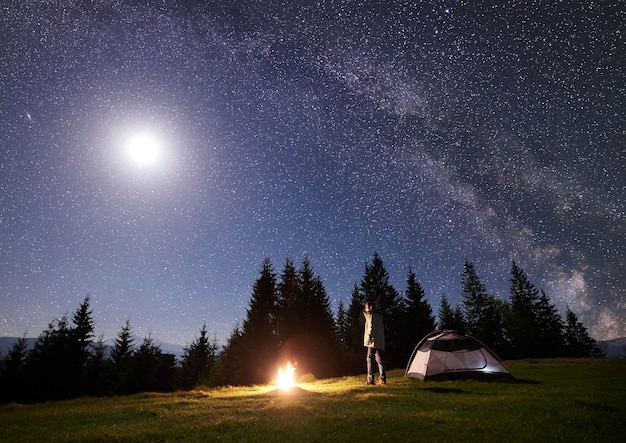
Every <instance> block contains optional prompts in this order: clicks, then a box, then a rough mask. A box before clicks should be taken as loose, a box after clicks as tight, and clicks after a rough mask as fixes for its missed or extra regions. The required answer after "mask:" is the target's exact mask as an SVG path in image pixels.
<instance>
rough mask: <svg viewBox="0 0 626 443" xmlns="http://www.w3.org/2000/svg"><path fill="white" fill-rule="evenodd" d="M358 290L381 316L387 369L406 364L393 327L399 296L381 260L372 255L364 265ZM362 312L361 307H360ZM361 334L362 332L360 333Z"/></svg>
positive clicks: (398, 335)
mask: <svg viewBox="0 0 626 443" xmlns="http://www.w3.org/2000/svg"><path fill="white" fill-rule="evenodd" d="M360 290H361V293H362V299H363V300H364V301H370V302H373V303H374V305H375V307H376V309H377V310H378V311H379V312H380V313H381V314H382V316H383V323H384V325H385V347H386V349H385V355H386V359H387V361H388V363H389V367H400V366H404V364H405V363H406V361H405V359H406V355H405V354H403V353H402V350H401V349H399V346H400V341H401V339H400V331H398V329H397V328H396V327H395V325H397V324H398V321H399V318H400V316H401V304H400V296H399V295H398V292H397V291H396V290H395V288H394V287H393V286H392V285H391V283H389V273H388V272H387V269H385V265H384V264H383V260H382V258H381V257H380V255H378V253H376V252H375V253H374V256H373V258H372V263H371V264H366V265H365V273H364V275H363V279H362V280H361V286H360ZM361 310H362V306H361ZM361 332H362V331H361Z"/></svg>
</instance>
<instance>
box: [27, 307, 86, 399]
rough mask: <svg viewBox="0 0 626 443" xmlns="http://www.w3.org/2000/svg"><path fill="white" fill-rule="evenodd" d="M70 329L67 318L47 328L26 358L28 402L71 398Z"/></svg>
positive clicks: (72, 388)
mask: <svg viewBox="0 0 626 443" xmlns="http://www.w3.org/2000/svg"><path fill="white" fill-rule="evenodd" d="M71 334H72V332H71V329H70V325H69V320H68V316H67V314H65V315H63V316H62V317H61V318H60V319H58V320H54V321H53V322H52V323H49V324H48V329H47V330H45V331H43V332H42V333H41V334H40V335H39V337H38V338H37V341H36V342H35V344H34V346H33V349H32V350H31V351H30V352H29V354H28V359H27V378H28V380H29V381H30V383H29V384H28V386H27V390H28V391H29V393H28V394H27V397H28V398H29V400H34V401H41V400H56V399H65V398H70V397H71V396H72V395H74V392H73V390H74V384H75V382H76V380H75V374H73V373H71V371H68V361H71V360H72V355H71V351H70V349H71V345H70V343H71Z"/></svg>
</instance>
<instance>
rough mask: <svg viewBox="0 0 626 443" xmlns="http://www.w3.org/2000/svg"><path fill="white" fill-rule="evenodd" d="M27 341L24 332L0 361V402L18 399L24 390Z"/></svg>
mask: <svg viewBox="0 0 626 443" xmlns="http://www.w3.org/2000/svg"><path fill="white" fill-rule="evenodd" d="M27 357H28V343H27V341H26V334H24V336H22V337H21V338H19V339H18V340H17V342H15V344H13V346H11V349H9V352H8V353H7V355H6V356H5V357H4V358H2V360H1V363H0V403H8V402H11V401H14V400H18V399H19V398H20V397H21V396H22V395H23V392H24V390H25V386H26V383H27V379H26V373H25V372H26V358H27Z"/></svg>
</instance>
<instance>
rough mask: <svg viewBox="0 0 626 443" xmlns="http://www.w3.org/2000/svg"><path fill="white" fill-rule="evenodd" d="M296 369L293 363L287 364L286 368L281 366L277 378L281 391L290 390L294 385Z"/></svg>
mask: <svg viewBox="0 0 626 443" xmlns="http://www.w3.org/2000/svg"><path fill="white" fill-rule="evenodd" d="M295 370H296V368H295V366H294V365H293V364H291V362H287V364H286V365H285V367H284V368H283V367H282V366H280V367H279V368H278V374H277V377H276V386H278V387H279V388H281V389H289V388H290V387H292V386H293V385H294V383H295V382H294V372H295Z"/></svg>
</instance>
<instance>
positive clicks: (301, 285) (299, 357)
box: [278, 258, 339, 377]
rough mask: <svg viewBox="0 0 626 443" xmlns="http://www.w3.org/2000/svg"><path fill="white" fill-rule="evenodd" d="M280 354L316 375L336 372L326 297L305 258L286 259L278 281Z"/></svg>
mask: <svg viewBox="0 0 626 443" xmlns="http://www.w3.org/2000/svg"><path fill="white" fill-rule="evenodd" d="M280 307H281V310H280V315H279V318H280V321H279V323H278V324H279V335H280V355H281V359H282V360H283V361H295V362H296V363H297V365H298V366H299V367H301V368H302V370H303V371H306V372H310V373H312V374H313V375H315V376H316V377H329V376H332V375H338V373H339V371H338V369H337V365H338V357H339V343H338V341H337V335H336V333H335V321H334V318H333V314H332V311H331V308H330V300H329V299H328V295H327V294H326V290H325V288H324V285H323V283H322V280H321V279H320V277H319V276H318V275H317V274H315V273H314V272H313V269H312V268H311V263H310V261H309V259H308V258H304V260H303V261H302V266H301V268H300V270H299V271H297V272H296V271H295V268H294V266H293V263H292V262H291V261H290V260H287V263H286V264H285V268H284V270H283V273H282V282H281V284H280Z"/></svg>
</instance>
